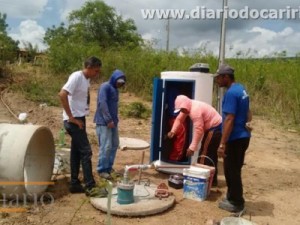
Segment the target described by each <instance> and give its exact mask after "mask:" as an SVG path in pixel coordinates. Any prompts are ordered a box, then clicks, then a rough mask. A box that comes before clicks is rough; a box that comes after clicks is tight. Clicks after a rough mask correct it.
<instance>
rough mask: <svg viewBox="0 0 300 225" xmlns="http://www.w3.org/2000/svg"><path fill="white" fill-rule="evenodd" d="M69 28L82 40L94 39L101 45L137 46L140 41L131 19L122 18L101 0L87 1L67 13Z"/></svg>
mask: <svg viewBox="0 0 300 225" xmlns="http://www.w3.org/2000/svg"><path fill="white" fill-rule="evenodd" d="M69 20H70V24H71V25H70V29H71V30H73V31H74V32H75V33H76V34H77V36H78V37H82V38H83V41H87V42H89V41H96V42H97V43H98V44H99V45H100V46H101V47H110V46H123V45H130V46H133V47H136V46H139V44H140V42H141V41H142V39H141V37H140V35H139V34H138V33H137V28H136V26H135V24H134V21H133V20H132V19H127V20H123V18H122V16H120V15H117V13H116V11H115V9H114V8H112V7H110V6H108V5H106V4H105V3H104V2H103V1H102V0H95V1H88V2H86V3H85V5H84V6H83V7H82V8H81V9H80V10H75V11H73V12H71V13H70V15H69Z"/></svg>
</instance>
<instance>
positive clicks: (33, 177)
mask: <svg viewBox="0 0 300 225" xmlns="http://www.w3.org/2000/svg"><path fill="white" fill-rule="evenodd" d="M54 156H55V145H54V139H53V135H52V132H51V131H50V129H48V128H47V127H43V126H37V125H18V124H0V193H1V194H2V195H4V194H5V196H6V197H7V198H18V197H19V196H20V195H21V196H22V197H24V196H26V195H31V194H37V195H38V194H41V193H42V192H44V191H45V190H46V188H47V187H48V185H49V184H50V180H51V175H52V171H53V166H54Z"/></svg>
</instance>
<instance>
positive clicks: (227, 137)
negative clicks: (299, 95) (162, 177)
mask: <svg viewBox="0 0 300 225" xmlns="http://www.w3.org/2000/svg"><path fill="white" fill-rule="evenodd" d="M214 77H215V82H216V83H217V84H218V85H219V87H225V88H227V91H226V93H225V95H224V97H223V101H222V121H223V122H222V138H221V142H220V146H219V149H218V155H219V157H223V159H224V174H225V179H226V184H227V194H226V198H225V199H223V200H222V201H221V202H220V203H219V208H221V209H224V210H227V211H230V212H240V211H242V210H243V209H244V203H245V200H244V198H243V184H242V177H241V170H242V167H243V164H244V158H245V152H246V150H247V148H248V146H249V142H250V137H251V133H250V131H251V128H250V127H249V122H250V121H251V119H252V115H251V111H250V109H249V95H248V94H247V92H246V90H245V88H244V86H243V85H241V84H239V83H235V79H234V69H233V68H232V67H230V66H229V65H224V64H223V65H221V66H220V67H219V69H218V70H217V73H216V74H215V75H214Z"/></svg>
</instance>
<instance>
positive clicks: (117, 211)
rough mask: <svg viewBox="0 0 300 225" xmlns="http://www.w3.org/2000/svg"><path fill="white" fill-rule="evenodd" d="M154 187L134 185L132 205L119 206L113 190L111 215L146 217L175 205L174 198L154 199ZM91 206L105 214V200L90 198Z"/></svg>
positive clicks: (115, 192) (115, 191) (115, 190)
mask: <svg viewBox="0 0 300 225" xmlns="http://www.w3.org/2000/svg"><path fill="white" fill-rule="evenodd" d="M156 188H157V186H156V185H150V186H145V185H137V184H136V185H135V187H134V191H133V195H134V203H132V204H127V205H120V204H119V203H118V202H117V188H114V189H113V196H112V199H111V214H112V215H118V216H130V217H131V216H148V215H153V214H157V213H161V212H163V211H165V210H167V209H169V208H171V207H172V206H173V205H174V204H175V196H174V195H170V196H169V197H168V198H162V199H161V200H160V199H159V198H157V197H155V190H156ZM90 202H91V204H92V205H93V206H94V207H95V208H96V209H99V210H101V211H104V212H107V198H91V199H90Z"/></svg>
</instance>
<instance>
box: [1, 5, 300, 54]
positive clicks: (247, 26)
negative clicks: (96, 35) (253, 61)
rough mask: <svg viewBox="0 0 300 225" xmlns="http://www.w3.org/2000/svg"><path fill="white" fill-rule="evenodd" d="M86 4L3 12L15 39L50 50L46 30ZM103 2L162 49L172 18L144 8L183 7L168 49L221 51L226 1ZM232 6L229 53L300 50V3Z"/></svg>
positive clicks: (8, 8)
mask: <svg viewBox="0 0 300 225" xmlns="http://www.w3.org/2000/svg"><path fill="white" fill-rule="evenodd" d="M85 2H86V1H84V0H26V1H24V0H0V12H1V13H6V14H7V20H6V22H7V23H8V25H9V30H8V33H9V35H10V36H11V37H12V38H14V39H16V40H19V41H20V42H21V43H22V42H31V43H32V44H37V45H38V46H39V49H40V50H42V49H45V48H46V46H44V45H43V44H42V40H43V36H44V34H45V31H46V29H47V28H49V27H52V26H53V25H55V26H58V25H59V24H60V23H61V22H66V17H67V16H68V14H69V13H70V12H71V11H72V10H75V9H80V8H81V7H82V6H83V4H84V3H85ZM104 2H105V3H106V4H108V5H110V6H112V7H114V8H115V9H116V11H117V13H118V14H120V15H122V16H123V17H124V18H132V19H133V20H134V21H135V24H136V25H137V28H138V32H139V33H140V34H141V35H142V37H143V38H145V39H147V40H151V41H152V42H153V43H154V44H155V46H156V48H161V49H166V47H167V31H166V26H167V20H165V19H160V18H158V17H159V15H158V14H154V17H153V19H145V18H143V13H142V10H147V9H154V10H155V9H159V10H167V9H174V10H184V11H183V12H184V13H185V14H184V17H183V19H178V18H177V19H174V18H170V19H169V22H170V29H169V31H170V32H169V48H170V49H173V48H178V49H186V50H189V51H193V50H195V49H205V50H206V51H210V52H212V53H214V54H215V55H218V52H219V43H220V29H221V28H220V27H221V19H220V18H214V16H215V17H217V14H216V15H213V14H212V12H217V10H219V9H222V4H223V0H197V1H196V0H185V1H184V0H164V1H161V0H142V1H141V0H105V1H104ZM228 7H229V10H231V13H232V14H230V15H229V17H231V18H229V19H228V20H227V22H226V28H227V29H226V32H227V33H226V57H234V56H236V55H237V54H242V55H248V56H253V57H263V56H267V55H269V56H270V55H272V54H274V53H276V52H282V51H287V54H288V56H294V55H295V54H296V53H299V52H300V45H299V44H298V43H299V40H300V26H299V23H300V3H299V1H296V0H285V1H282V0H272V1H261V0H228ZM200 9H202V11H201V15H200V14H199V12H200ZM203 9H205V10H203ZM246 10H248V11H246ZM292 11H293V12H292ZM156 12H158V11H156ZM160 12H162V11H160ZM165 12H166V11H165ZM247 12H248V14H247ZM284 12H285V13H284ZM236 13H240V14H236ZM251 13H252V14H251ZM257 13H261V14H257ZM269 13H270V14H269ZM276 13H277V14H276ZM280 13H281V14H280ZM187 15H188V16H191V17H190V19H187V17H188V16H187ZM199 15H200V16H199ZM257 15H258V16H257ZM197 16H198V17H197ZM199 17H201V18H199ZM203 17H206V18H203ZM257 17H259V18H257ZM276 18H277V19H276Z"/></svg>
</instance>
